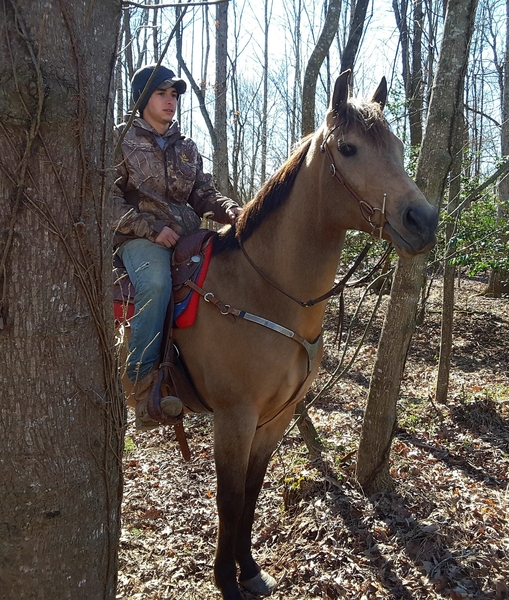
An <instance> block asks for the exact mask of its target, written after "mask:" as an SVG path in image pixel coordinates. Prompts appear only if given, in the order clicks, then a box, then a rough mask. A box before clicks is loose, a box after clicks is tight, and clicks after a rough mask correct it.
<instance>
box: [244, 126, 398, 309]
mask: <svg viewBox="0 0 509 600" xmlns="http://www.w3.org/2000/svg"><path fill="white" fill-rule="evenodd" d="M338 127H339V123H337V124H336V125H333V126H332V127H331V128H330V129H329V130H328V132H327V134H326V135H325V137H324V139H323V142H322V143H321V144H320V151H321V152H325V153H326V154H327V158H328V159H329V161H330V167H329V168H330V172H331V174H332V176H333V177H334V179H336V180H337V181H339V183H340V184H341V185H342V186H343V187H344V188H345V189H346V190H347V192H348V193H349V194H350V195H351V196H352V198H353V199H354V200H355V201H356V202H357V204H358V205H359V209H360V211H361V215H362V216H363V217H364V219H366V221H367V222H368V223H369V224H370V225H371V228H372V229H371V232H370V235H371V237H373V238H374V237H375V232H376V231H377V230H378V235H377V236H376V237H378V238H379V239H382V233H383V228H384V226H385V223H386V222H387V219H386V217H385V204H386V199H387V194H386V193H385V192H384V195H383V202H382V208H378V207H375V208H373V207H372V206H371V205H370V204H368V203H367V202H366V201H365V200H363V199H362V198H361V196H360V195H359V194H358V193H357V192H356V191H355V190H354V189H353V188H352V186H351V185H350V184H349V183H348V181H347V180H346V179H345V178H344V177H343V175H342V173H341V171H340V170H339V169H338V168H337V167H336V164H335V163H334V158H333V156H332V152H331V151H330V148H329V146H328V144H327V142H328V141H329V138H330V136H331V135H332V134H333V133H334V131H336V129H337V128H338ZM377 212H378V213H380V223H378V224H377V223H374V222H373V217H374V216H375V214H376V213H377ZM239 246H240V249H241V250H242V253H243V254H244V256H245V258H246V260H247V261H248V263H249V264H250V265H251V266H252V267H253V269H254V270H255V271H256V272H257V273H258V274H259V275H260V276H261V277H263V279H265V281H267V282H268V283H270V285H271V286H272V287H273V288H275V289H276V290H278V291H279V292H281V293H282V294H283V295H284V296H286V297H287V298H290V300H293V301H294V302H296V303H297V304H298V305H299V306H302V307H303V308H308V307H310V306H314V305H315V304H318V303H320V302H323V301H324V300H328V299H329V298H331V297H332V296H338V295H340V294H342V292H343V290H344V289H345V288H346V287H354V286H357V285H361V284H363V283H365V282H366V281H368V280H369V279H370V278H371V276H372V275H373V273H375V272H376V271H377V270H378V269H379V268H380V267H381V265H382V264H383V263H384V262H385V260H386V258H387V257H388V256H389V254H390V252H391V250H392V245H391V244H389V246H388V248H387V249H386V251H385V252H384V254H383V256H382V258H381V259H380V260H379V261H378V262H377V264H376V265H375V266H374V267H373V268H372V269H371V271H370V272H369V273H368V274H367V275H365V276H364V277H362V278H361V279H359V280H358V281H353V282H351V283H348V281H349V279H350V277H351V276H352V275H353V274H354V272H355V271H356V270H357V268H358V267H359V265H360V264H361V262H362V261H363V260H364V258H365V257H366V255H367V253H368V252H369V250H370V248H371V246H372V244H371V243H368V244H366V246H364V248H363V250H362V251H361V253H360V254H359V256H358V257H357V258H356V260H355V262H354V264H353V265H352V267H351V268H350V269H349V270H348V272H347V273H346V275H345V276H344V277H343V278H342V279H341V281H339V282H337V283H336V284H334V286H333V287H332V288H331V289H330V290H329V291H328V292H326V293H325V294H322V295H321V296H318V298H313V299H311V300H307V301H305V302H303V301H302V300H299V299H298V298H295V296H292V295H291V294H288V293H287V292H285V291H284V290H283V289H281V288H280V287H279V285H278V284H277V283H276V282H275V281H273V280H272V279H271V278H270V277H268V276H267V275H266V274H265V273H264V272H263V271H262V270H261V269H260V268H259V267H258V265H257V264H256V263H255V262H254V261H253V260H252V259H251V257H250V256H249V254H248V253H247V252H246V249H245V248H244V244H243V243H242V240H241V239H240V238H239Z"/></svg>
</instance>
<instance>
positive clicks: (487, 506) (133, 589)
mask: <svg viewBox="0 0 509 600" xmlns="http://www.w3.org/2000/svg"><path fill="white" fill-rule="evenodd" d="M480 289H481V285H480V284H479V283H478V282H475V281H463V282H462V286H461V287H460V289H459V290H457V306H456V316H455V330H454V353H453V361H452V367H451V382H450V394H449V402H448V404H447V406H443V405H440V406H437V405H436V404H434V403H433V401H432V398H433V388H434V382H435V377H436V370H437V354H438V348H439V336H440V310H441V307H440V286H439V284H438V283H437V284H435V285H434V287H433V291H432V295H431V297H430V301H429V305H428V313H427V317H426V322H425V323H424V324H423V325H422V326H421V327H420V328H419V330H418V331H417V332H416V335H415V336H414V340H413V343H412V348H411V352H410V354H409V357H408V361H407V367H406V372H405V379H404V381H403V384H402V388H401V395H400V399H399V403H398V410H399V412H398V421H399V428H398V430H397V432H396V436H395V439H394V443H393V448H392V455H391V469H392V471H391V472H392V475H393V478H394V481H395V484H396V486H395V491H393V492H391V493H387V494H380V495H376V496H372V497H369V498H368V497H366V496H364V494H363V493H362V490H361V489H360V488H359V487H358V485H357V484H356V481H355V478H354V470H355V449H356V447H357V444H358V439H359V434H360V430H361V426H362V417H363V408H364V405H365V401H366V396H367V390H368V386H369V376H370V369H371V367H372V363H373V358H374V356H375V353H376V344H377V336H378V335H379V330H380V326H381V317H380V318H377V320H375V323H374V326H373V328H372V330H371V332H370V334H369V335H368V337H367V338H366V340H365V342H364V346H363V348H362V351H361V352H360V353H359V354H358V356H357V358H356V361H355V363H354V365H353V367H352V369H351V370H350V371H349V372H348V373H347V375H346V376H345V377H343V378H342V379H341V380H340V381H339V382H338V383H337V384H336V385H335V386H334V387H333V388H332V389H330V390H328V391H327V393H326V394H324V395H323V396H322V397H321V398H320V399H319V400H318V401H317V403H316V404H315V405H314V406H313V408H312V409H311V417H312V419H313V422H314V424H315V426H316V428H317V429H318V432H319V434H320V436H321V439H322V442H323V444H324V451H323V453H322V456H321V458H320V459H316V460H312V459H311V457H310V455H309V454H308V452H307V450H306V448H305V446H304V445H303V443H302V441H301V439H300V437H299V434H298V431H297V430H295V431H292V433H291V434H289V435H288V436H287V437H286V438H285V440H284V442H283V443H282V445H281V447H280V449H279V451H278V453H277V455H276V456H275V457H274V459H273V461H272V462H271V464H270V465H269V470H268V473H267V477H266V480H265V484H264V487H263V490H262V493H261V495H260V500H259V504H258V510H257V519H256V522H255V528H254V536H253V540H254V550H255V555H256V557H257V558H258V560H259V562H260V564H261V565H263V567H264V568H265V569H266V570H268V571H269V572H270V573H271V574H272V575H274V576H275V577H276V578H277V579H278V581H279V585H278V588H277V590H276V592H275V593H274V594H273V596H272V598H274V599H286V600H288V599H291V600H304V599H332V598H347V599H350V600H357V599H358V600H374V599H383V598H394V599H396V598H402V599H403V598H408V599H412V600H414V599H415V600H417V599H426V600H429V599H438V598H441V599H443V598H450V599H452V600H458V599H460V598H471V599H475V600H484V599H494V600H501V599H503V598H509V487H508V476H509V374H508V362H509V359H508V357H509V318H508V310H507V309H508V301H507V300H490V299H487V298H484V297H482V296H478V295H476V294H477V293H478V292H479V291H480ZM352 302H353V301H352ZM350 308H351V307H350ZM332 310H333V307H331V311H332ZM347 312H348V311H347ZM361 320H362V317H361ZM332 337H333V335H332V334H331V336H330V338H331V339H332ZM327 350H328V352H327V355H326V357H325V360H324V362H323V365H324V367H326V368H328V369H331V368H333V367H334V362H335V360H336V358H335V356H336V353H335V351H334V349H333V348H332V346H330V347H328V348H327ZM327 377H328V374H327V372H326V370H325V368H324V370H323V371H322V372H321V374H320V377H319V378H318V380H317V382H316V383H315V388H316V389H318V388H319V386H320V384H321V383H323V381H325V380H326V379H327ZM186 430H187V432H188V437H189V444H190V447H191V450H192V452H193V457H192V459H191V462H190V463H185V462H184V461H183V460H182V458H181V457H180V455H179V452H178V449H177V446H176V443H175V441H174V436H173V432H172V430H171V429H164V428H161V429H160V430H158V431H154V432H149V433H137V432H135V431H134V429H133V428H132V426H129V427H128V430H127V435H126V453H125V459H124V460H125V489H124V505H123V532H122V538H121V545H120V573H119V585H118V595H117V598H119V599H139V600H163V599H164V600H169V599H171V600H177V599H183V600H193V599H200V600H208V599H214V598H217V599H219V598H220V595H219V593H218V591H217V590H216V588H215V586H214V584H213V580H212V563H213V557H214V548H215V536H216V531H217V513H216V507H215V474H214V467H213V456H212V421H211V418H209V417H206V416H200V415H193V416H191V417H188V418H186ZM246 598H252V596H250V595H249V594H246Z"/></svg>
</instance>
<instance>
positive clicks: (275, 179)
mask: <svg viewBox="0 0 509 600" xmlns="http://www.w3.org/2000/svg"><path fill="white" fill-rule="evenodd" d="M335 117H336V124H337V125H338V134H339V135H341V134H342V133H344V132H347V131H352V130H354V131H356V132H358V133H359V134H360V135H364V136H366V137H367V138H368V139H369V140H370V142H371V143H372V144H373V145H375V146H376V147H382V146H384V144H385V143H386V140H387V130H388V129H389V125H388V123H387V121H386V120H385V117H384V115H383V112H382V108H381V107H380V105H379V104H378V103H377V102H366V101H359V100H352V99H350V100H349V101H348V102H347V103H346V105H344V106H342V107H341V110H340V111H339V112H335ZM313 135H314V134H310V135H308V136H306V137H305V138H303V140H301V143H300V145H299V146H298V148H297V150H296V151H295V152H294V153H293V154H292V155H291V156H290V157H289V158H288V159H287V160H286V162H285V163H283V165H282V166H281V167H280V168H279V169H278V170H277V171H276V173H274V175H273V176H272V177H271V178H270V179H269V180H268V181H267V182H266V183H265V184H264V185H263V186H262V188H261V189H260V191H259V192H258V193H257V194H256V196H255V197H254V198H253V200H251V201H250V202H248V203H247V204H246V205H245V207H244V210H243V211H242V214H241V215H240V217H239V218H238V219H237V221H236V223H235V226H234V227H226V228H223V229H222V230H221V231H219V232H218V235H217V237H216V239H215V241H214V254H220V253H221V252H224V251H226V250H235V249H237V248H239V240H241V241H242V242H244V241H245V240H247V239H248V238H249V237H250V236H251V235H252V233H253V232H254V231H256V229H257V228H258V227H259V226H260V224H261V223H262V222H263V220H264V219H265V218H266V217H267V215H269V214H271V213H272V212H273V211H274V210H276V208H278V206H281V204H282V203H283V202H284V201H285V200H286V198H287V196H288V194H289V193H290V190H291V189H292V187H293V184H294V182H295V178H296V177H297V173H298V172H299V170H300V167H301V165H302V163H303V161H304V158H305V157H306V154H307V151H308V149H309V146H310V144H311V138H312V137H313Z"/></svg>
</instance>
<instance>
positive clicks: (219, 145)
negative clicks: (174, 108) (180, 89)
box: [214, 2, 231, 195]
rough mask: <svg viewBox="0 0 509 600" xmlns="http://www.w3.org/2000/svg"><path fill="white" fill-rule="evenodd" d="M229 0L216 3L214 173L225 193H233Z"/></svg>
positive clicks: (218, 184)
mask: <svg viewBox="0 0 509 600" xmlns="http://www.w3.org/2000/svg"><path fill="white" fill-rule="evenodd" d="M227 42H228V2H220V3H219V4H217V5H216V84H215V88H214V89H215V94H216V109H215V121H214V123H215V124H214V129H215V132H216V138H215V144H214V175H215V177H216V183H217V186H218V188H219V189H220V190H221V192H222V193H223V194H228V195H231V189H230V187H231V186H230V178H229V176H228V138H227V133H226V113H227V108H226V74H227V65H228V44H227Z"/></svg>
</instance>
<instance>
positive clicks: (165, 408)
mask: <svg viewBox="0 0 509 600" xmlns="http://www.w3.org/2000/svg"><path fill="white" fill-rule="evenodd" d="M157 373H158V369H152V371H150V373H149V374H148V375H147V376H146V377H144V378H143V379H141V380H140V381H137V382H136V383H135V384H134V385H133V391H132V393H133V396H134V400H135V401H136V407H135V410H136V429H138V430H140V431H150V430H152V429H155V428H156V427H159V425H160V424H161V423H159V421H155V420H154V419H152V417H151V416H150V415H149V414H148V399H149V398H150V392H151V391H152V386H153V384H154V381H155V379H156V377H157ZM182 409H183V404H182V402H181V401H180V399H179V398H177V397H176V396H164V398H161V411H162V412H163V414H164V415H165V416H167V417H178V415H180V413H181V412H182Z"/></svg>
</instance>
